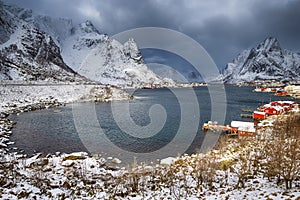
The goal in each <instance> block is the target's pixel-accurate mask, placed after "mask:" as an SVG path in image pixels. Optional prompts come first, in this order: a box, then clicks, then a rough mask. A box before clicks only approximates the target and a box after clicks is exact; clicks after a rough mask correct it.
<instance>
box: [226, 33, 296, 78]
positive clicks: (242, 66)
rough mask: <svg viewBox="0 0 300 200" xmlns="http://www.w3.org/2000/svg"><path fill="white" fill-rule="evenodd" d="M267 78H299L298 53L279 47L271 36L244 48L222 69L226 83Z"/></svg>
mask: <svg viewBox="0 0 300 200" xmlns="http://www.w3.org/2000/svg"><path fill="white" fill-rule="evenodd" d="M267 79H275V80H300V55H299V54H297V53H293V52H291V51H289V50H286V49H283V48H281V46H280V44H279V42H278V40H277V39H276V38H273V37H269V38H266V39H265V40H264V41H263V42H262V43H260V44H259V45H258V46H257V47H256V48H252V49H247V50H244V51H243V52H242V53H240V54H239V55H238V56H237V58H235V59H234V60H233V62H232V63H228V64H227V66H226V68H225V69H224V71H223V80H224V81H225V82H226V83H239V82H248V81H252V80H267Z"/></svg>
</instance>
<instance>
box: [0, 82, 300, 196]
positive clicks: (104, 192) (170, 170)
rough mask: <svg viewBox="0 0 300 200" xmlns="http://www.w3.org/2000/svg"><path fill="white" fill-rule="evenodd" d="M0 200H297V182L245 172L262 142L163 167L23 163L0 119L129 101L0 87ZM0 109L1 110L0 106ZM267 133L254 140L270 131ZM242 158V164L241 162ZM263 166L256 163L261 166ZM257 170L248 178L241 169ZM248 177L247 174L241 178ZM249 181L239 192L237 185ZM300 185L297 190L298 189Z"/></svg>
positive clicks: (107, 92) (88, 160)
mask: <svg viewBox="0 0 300 200" xmlns="http://www.w3.org/2000/svg"><path fill="white" fill-rule="evenodd" d="M0 91H1V96H0V98H1V101H0V102H1V112H2V114H1V117H0V140H1V142H0V180H1V181H0V198H2V199H21V198H24V199H77V198H80V199H132V200H133V199H204V198H205V199H295V200H298V198H299V196H300V192H299V191H298V187H299V184H300V183H299V181H295V182H294V184H293V188H292V189H289V190H286V189H285V188H284V184H280V185H277V184H276V182H275V181H274V180H272V179H271V180H268V178H266V177H264V174H263V171H260V170H261V169H259V170H258V168H252V167H250V165H249V163H252V162H254V159H256V156H260V155H261V153H260V148H261V147H260V141H259V140H258V141H257V140H256V139H255V138H253V140H252V139H251V140H249V141H241V142H240V141H230V142H229V143H226V144H225V145H224V146H223V147H222V148H219V149H218V150H212V151H210V152H209V153H207V154H195V155H183V156H181V157H179V158H176V159H169V160H171V161H168V162H161V164H152V165H145V164H136V163H134V164H133V165H132V166H130V167H128V168H119V166H118V159H113V158H111V159H110V158H109V159H108V158H103V157H101V155H94V156H91V155H88V154H87V153H85V152H74V153H71V154H60V153H57V154H51V155H46V156H41V154H39V153H37V154H36V155H34V156H32V157H30V158H28V157H24V155H21V154H17V153H8V152H7V151H6V150H5V149H6V148H7V147H9V145H10V143H9V135H10V134H11V133H12V132H11V128H12V126H13V122H12V121H10V120H9V119H8V118H7V117H6V116H5V113H10V112H24V111H30V110H33V109H32V108H33V107H32V106H33V105H34V106H37V108H35V109H39V107H38V106H42V107H41V109H43V108H46V107H47V106H59V105H61V104H64V103H70V102H76V101H95V100H96V101H100V100H102V101H109V100H117V99H119V100H120V99H126V98H127V99H128V98H130V96H129V95H127V94H126V93H124V92H122V91H121V90H119V89H116V88H113V87H110V86H95V85H64V86H62V85H51V86H41V85H39V86H28V85H26V86H11V85H10V86H1V87H0ZM3 106H4V107H3ZM269 132H270V128H264V129H261V130H260V132H259V134H260V135H262V134H265V133H269ZM243 159H244V160H247V161H248V162H243ZM259 162H261V161H259ZM243 167H247V169H248V168H249V170H251V173H252V170H254V171H255V170H256V171H255V173H256V175H253V176H252V177H250V178H248V175H249V174H246V175H245V176H244V175H243V172H244V168H243ZM247 173H248V172H247ZM241 177H243V178H245V177H247V178H246V180H243V181H244V183H243V184H244V186H240V183H239V179H240V178H241ZM297 184H298V186H297Z"/></svg>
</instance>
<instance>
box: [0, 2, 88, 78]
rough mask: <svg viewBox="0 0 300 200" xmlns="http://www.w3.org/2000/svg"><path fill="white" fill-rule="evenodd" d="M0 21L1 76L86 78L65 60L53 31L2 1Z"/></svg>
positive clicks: (0, 4) (0, 3)
mask: <svg viewBox="0 0 300 200" xmlns="http://www.w3.org/2000/svg"><path fill="white" fill-rule="evenodd" d="M22 13H23V14H24V13H25V12H20V13H19V14H20V16H22ZM0 25H1V26H0V27H1V28H0V58H1V59H0V80H15V81H51V82H61V81H63V82H65V81H71V82H73V81H81V80H85V78H84V77H82V76H80V75H78V74H77V73H76V72H74V71H73V70H72V69H71V68H69V67H68V66H67V65H66V64H65V63H64V61H63V59H62V57H61V55H60V48H59V47H58V46H57V45H56V43H55V42H54V41H53V39H52V37H51V36H50V35H48V34H46V33H45V32H43V31H41V30H40V29H38V28H37V27H35V26H34V25H33V24H31V23H28V22H25V21H24V20H22V18H20V17H19V15H15V13H13V12H10V10H9V9H8V7H7V6H5V5H4V4H3V3H2V2H0Z"/></svg>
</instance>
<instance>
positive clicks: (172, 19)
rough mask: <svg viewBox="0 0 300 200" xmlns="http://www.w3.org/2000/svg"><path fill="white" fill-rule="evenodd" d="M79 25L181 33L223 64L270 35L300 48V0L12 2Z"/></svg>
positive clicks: (115, 30)
mask: <svg viewBox="0 0 300 200" xmlns="http://www.w3.org/2000/svg"><path fill="white" fill-rule="evenodd" d="M9 2H14V3H16V4H18V5H21V6H22V7H28V8H32V9H33V10H35V11H37V12H39V13H44V14H47V15H52V16H56V17H68V18H72V19H74V21H75V22H76V23H79V22H81V21H84V20H86V19H90V20H92V21H93V23H94V24H95V25H96V26H97V27H98V28H99V29H100V31H101V32H105V33H108V34H110V35H112V34H116V33H118V32H121V31H124V30H128V29H132V28H137V27H146V26H157V27H165V28H171V29H175V30H178V31H181V32H183V33H185V34H187V35H189V36H191V37H192V38H193V39H195V40H197V41H198V42H199V43H200V44H202V45H203V46H204V47H205V49H206V50H207V51H208V52H209V54H210V55H211V56H212V58H213V59H214V60H215V62H216V63H217V65H218V66H219V67H221V68H223V67H224V66H225V64H226V63H227V62H229V61H231V60H232V59H233V58H234V57H235V56H236V55H237V54H238V53H239V52H240V51H242V50H243V49H245V48H249V47H253V46H255V45H257V44H258V43H259V42H261V41H262V40H263V39H265V38H266V37H268V36H274V37H277V38H278V39H279V41H280V43H281V44H282V46H283V47H284V48H287V49H291V50H294V51H296V52H299V45H300V26H299V22H300V12H299V10H300V1H298V0H289V1H282V0H268V1H260V0H244V1H240V0H228V1H223V0H211V1H198V0H143V1H140V0H126V1H125V0H110V1H105V0H102V1H100V0H99V1H98V0H39V1H35V0H10V1H9Z"/></svg>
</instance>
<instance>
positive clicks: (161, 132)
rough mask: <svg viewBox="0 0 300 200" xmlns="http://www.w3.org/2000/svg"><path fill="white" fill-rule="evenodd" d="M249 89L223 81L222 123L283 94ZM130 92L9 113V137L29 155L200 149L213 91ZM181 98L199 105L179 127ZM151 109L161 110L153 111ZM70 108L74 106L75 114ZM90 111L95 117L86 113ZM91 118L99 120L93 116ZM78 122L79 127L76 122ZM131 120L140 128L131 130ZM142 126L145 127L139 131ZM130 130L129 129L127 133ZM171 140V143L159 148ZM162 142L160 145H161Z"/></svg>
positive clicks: (149, 157) (144, 157)
mask: <svg viewBox="0 0 300 200" xmlns="http://www.w3.org/2000/svg"><path fill="white" fill-rule="evenodd" d="M191 90H193V92H194V93H195V95H196V97H197V101H198V104H199V105H194V103H195V102H192V100H191V99H192V98H191V96H188V94H191V93H190V92H191ZM252 90H253V87H233V86H231V87H229V86H226V87H225V91H226V102H218V100H214V101H213V102H214V103H221V104H226V106H227V110H226V111H222V110H220V112H226V119H225V123H226V124H229V123H230V122H231V121H232V120H244V121H245V120H249V119H241V118H240V114H241V110H242V109H247V110H255V109H256V108H257V107H258V106H260V105H262V104H263V103H267V102H269V101H270V100H282V99H287V97H275V96H273V94H271V93H253V92H252ZM174 93H177V94H178V93H180V96H181V99H180V100H179V99H178V98H177V97H176V95H175V94H174ZM185 94H186V95H185ZM133 95H134V96H135V98H134V99H133V100H128V101H119V102H114V103H76V104H69V105H67V106H65V107H57V108H53V109H47V110H38V111H33V112H29V113H21V114H20V115H14V116H12V117H11V118H12V119H13V120H14V121H16V122H17V124H16V126H15V127H14V129H13V135H12V136H11V140H12V141H14V142H15V144H14V147H17V148H18V149H22V150H24V152H25V153H27V154H29V155H30V154H33V153H34V152H42V153H45V154H46V153H55V152H65V153H70V152H76V151H91V150H92V151H93V152H92V153H99V154H101V155H104V156H105V157H108V156H112V157H119V158H120V159H121V160H122V161H123V162H124V161H125V162H129V163H130V162H132V160H133V157H136V158H137V159H138V161H148V162H149V161H155V160H156V159H161V158H165V157H168V156H173V157H174V156H177V154H178V153H183V152H180V151H182V149H186V150H185V152H186V153H194V152H196V151H197V150H198V149H200V147H201V144H202V141H203V138H204V136H205V134H204V133H202V132H201V126H202V124H203V123H204V122H206V121H208V120H211V95H210V94H209V91H208V89H207V87H197V88H193V89H191V88H190V89H187V88H178V89H172V90H169V89H167V88H161V89H150V90H149V89H148V90H145V89H140V90H135V91H134V92H133ZM180 101H184V102H183V103H186V104H189V106H192V107H194V109H195V110H196V109H197V106H199V109H200V117H199V118H198V117H197V115H196V114H197V112H194V111H193V110H192V111H191V112H190V111H189V112H190V115H192V116H189V117H190V118H189V121H188V122H186V125H185V126H184V129H182V127H180V124H181V123H180V122H181V120H183V119H182V118H181V117H182V116H184V115H183V113H184V111H183V110H181V109H182V108H181V104H180ZM158 105H159V106H158ZM153 106H154V107H153ZM155 106H156V107H155ZM151 107H152V108H151ZM162 107H163V109H161V108H162ZM124 108H128V110H129V112H128V113H127V114H128V115H124V112H126V109H124ZM153 108H154V109H153ZM155 109H158V110H159V109H161V110H163V111H161V110H159V112H152V111H153V110H155ZM74 110H76V112H77V114H76V115H77V116H76V117H75V115H74ZM151 112H152V114H153V116H152V119H151ZM92 113H93V114H95V117H94V118H96V119H93V118H89V117H90V116H91V115H92ZM149 113H150V114H149ZM155 114H158V115H159V116H155ZM186 114H188V115H189V113H185V115H186ZM221 114H222V113H220V115H221ZM223 114H224V113H223ZM124 116H125V117H124ZM78 118H79V119H78ZM125 118H126V119H125ZM79 120H80V122H79ZM93 120H95V122H96V123H97V124H96V123H95V122H92V121H93ZM151 120H152V121H151ZM154 122H155V123H156V124H157V125H156V124H155V123H154ZM80 123H81V124H80ZM151 123H152V124H153V123H154V126H151ZM189 123H190V124H189ZM78 124H80V126H81V127H78ZM195 124H196V125H197V126H196V129H195V126H194V125H195ZM126 125H127V127H126ZM135 126H137V127H140V128H139V129H137V130H134V129H136V127H135ZM147 127H148V129H147ZM143 128H144V129H147V130H146V131H145V132H144V133H143V134H142V131H143ZM100 129H101V133H99V130H100ZM79 131H80V133H79ZM130 131H131V132H132V133H129V134H128V132H130ZM139 131H140V132H141V135H140V136H139ZM151 131H152V132H151ZM176 135H179V136H178V137H177V136H176ZM191 137H192V138H191ZM174 141H175V142H174ZM174 143H175V144H174ZM171 144H172V145H173V146H172V147H170V148H163V147H167V146H168V145H171ZM181 147H182V148H181ZM162 148H163V151H160V149H162ZM179 149H180V151H179ZM95 151H96V152H95Z"/></svg>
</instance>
